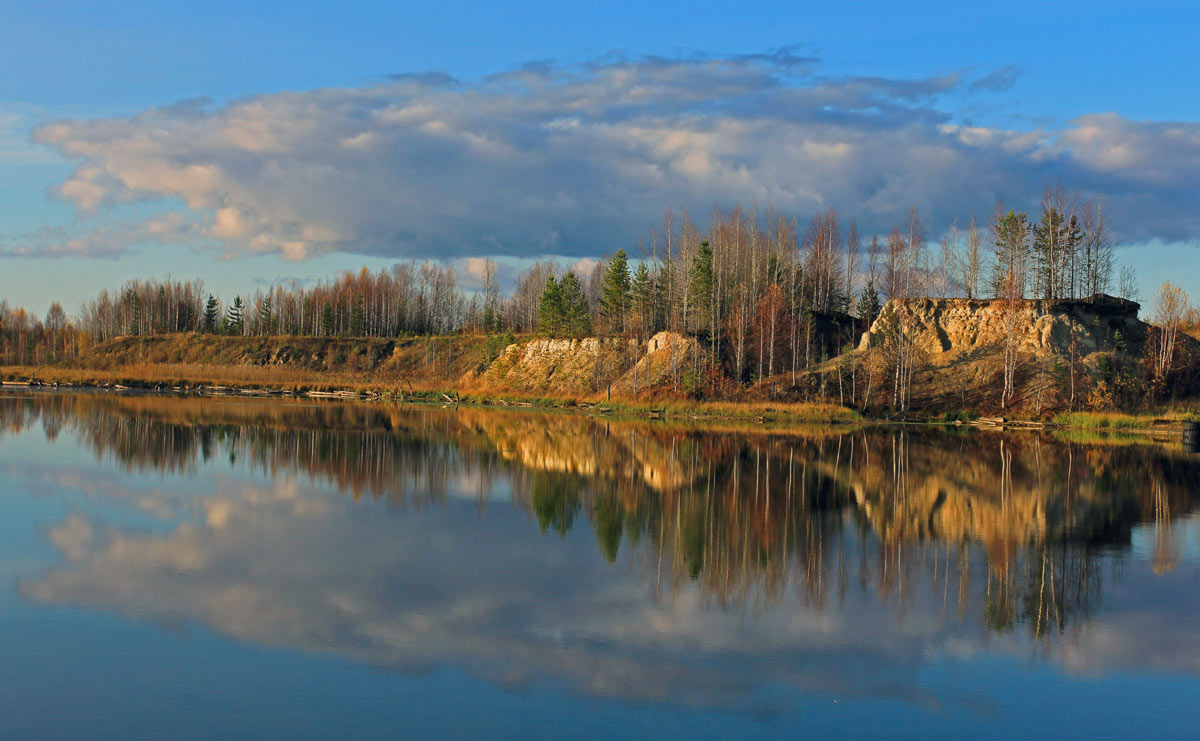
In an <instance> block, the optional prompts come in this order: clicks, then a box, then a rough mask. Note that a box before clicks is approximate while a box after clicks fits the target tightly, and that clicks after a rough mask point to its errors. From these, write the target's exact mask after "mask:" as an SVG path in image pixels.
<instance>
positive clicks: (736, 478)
mask: <svg viewBox="0 0 1200 741" xmlns="http://www.w3.org/2000/svg"><path fill="white" fill-rule="evenodd" d="M0 424H2V427H3V429H5V430H10V431H20V430H24V429H28V428H31V427H36V426H37V425H41V427H42V428H43V429H44V431H45V435H46V437H47V438H48V439H50V440H53V439H55V438H57V437H58V436H60V435H62V434H63V432H64V431H69V432H70V433H72V434H74V435H76V436H77V438H78V439H79V440H80V442H81V443H82V444H83V445H84V446H86V448H88V449H89V450H90V451H92V453H93V454H94V455H95V456H96V457H97V458H99V459H101V460H107V461H112V462H114V463H116V464H117V465H118V466H119V467H120V468H121V469H122V470H126V471H163V472H167V473H171V474H180V475H191V476H194V475H197V472H198V471H199V470H200V468H201V467H202V464H203V463H204V462H205V461H222V462H224V461H227V462H228V463H229V464H231V465H234V466H245V467H247V468H249V469H251V470H257V471H261V472H264V473H265V474H267V475H268V476H270V477H271V478H279V479H281V480H283V479H287V478H289V477H293V476H296V475H299V476H301V477H303V478H306V479H308V480H309V481H310V482H314V483H319V484H327V485H330V486H332V487H334V488H335V489H336V490H337V491H339V492H348V493H350V494H352V495H353V497H354V498H355V499H358V498H360V497H363V496H366V497H369V498H372V499H377V500H381V501H384V502H387V503H389V504H391V505H393V506H396V507H404V508H417V509H425V508H428V507H430V506H431V505H436V504H439V503H442V502H444V501H445V500H446V498H447V497H448V495H450V494H455V495H457V496H471V497H477V498H478V499H479V501H480V504H481V506H486V504H487V501H488V500H489V499H491V498H495V497H496V496H497V494H498V493H504V494H506V495H507V496H510V497H511V499H512V501H513V502H515V503H516V505H517V506H518V507H520V508H522V509H524V510H525V511H526V512H528V513H529V515H530V518H531V519H532V520H533V522H535V523H536V525H537V527H538V528H539V529H540V530H541V531H542V532H543V533H547V534H556V535H557V536H566V535H568V534H570V533H572V532H573V531H577V530H578V529H579V528H582V527H585V526H586V527H588V528H590V529H591V530H592V532H593V533H594V538H595V542H596V546H597V548H598V549H599V551H600V553H601V554H602V556H603V557H604V559H606V560H607V561H610V562H614V561H618V560H619V559H622V558H624V559H625V560H626V561H627V562H628V563H629V564H631V565H633V567H634V568H635V569H636V570H637V571H638V573H639V574H640V580H641V581H640V583H641V584H643V585H645V586H648V587H649V589H650V590H651V591H652V593H653V594H654V595H655V596H656V598H657V600H666V601H667V602H670V601H672V600H676V599H680V598H681V595H682V594H683V593H684V592H689V591H690V590H692V589H693V588H694V589H695V593H696V598H697V600H698V602H697V604H698V606H700V607H704V606H710V607H717V608H722V609H723V610H737V611H741V610H750V611H752V612H754V613H755V614H765V613H766V612H769V611H770V610H771V609H773V608H776V607H779V606H781V605H785V604H786V603H787V601H788V600H789V599H793V598H794V599H795V600H797V601H798V603H799V605H801V606H802V607H803V608H805V609H807V610H810V611H813V612H814V613H816V614H820V612H821V611H823V610H827V609H844V608H845V606H846V604H847V601H848V600H850V599H851V597H850V595H853V594H863V595H871V598H872V600H873V601H874V604H875V605H876V607H877V608H883V609H884V610H885V611H887V612H890V613H891V614H893V615H897V614H898V615H900V616H901V617H903V616H904V615H906V614H908V613H911V612H922V611H929V610H933V611H935V612H936V613H937V614H939V615H943V616H945V615H950V616H953V617H954V618H955V619H959V620H979V621H980V622H981V623H982V624H983V625H984V626H986V628H987V629H988V630H990V631H992V632H994V633H997V634H1006V633H1012V632H1018V633H1023V634H1025V635H1027V636H1030V637H1034V638H1036V639H1048V638H1050V637H1051V636H1054V635H1057V634H1063V633H1071V632H1072V631H1075V630H1078V629H1079V628H1080V627H1081V626H1083V625H1086V624H1087V623H1088V621H1089V619H1090V618H1091V616H1092V615H1093V614H1094V613H1095V612H1096V611H1097V610H1099V609H1100V608H1101V606H1102V601H1103V598H1104V595H1105V592H1106V590H1108V589H1110V588H1111V585H1112V584H1113V582H1114V580H1116V581H1119V580H1120V579H1121V578H1122V577H1121V575H1122V573H1123V562H1124V560H1125V559H1126V558H1127V556H1126V554H1127V553H1128V552H1129V550H1130V545H1131V538H1132V533H1133V530H1134V528H1135V527H1151V528H1153V532H1154V534H1155V536H1154V544H1155V545H1154V548H1155V554H1154V567H1153V568H1154V571H1155V572H1156V573H1158V574H1161V575H1168V574H1169V573H1170V572H1171V570H1172V569H1174V568H1176V567H1177V566H1178V565H1179V563H1180V552H1179V548H1178V545H1177V542H1176V538H1175V534H1174V528H1175V523H1176V521H1177V520H1178V519H1179V518H1180V517H1183V516H1186V515H1188V514H1190V513H1193V512H1194V511H1195V510H1196V508H1197V497H1198V496H1200V495H1198V494H1197V492H1200V462H1198V461H1197V459H1196V458H1195V457H1194V456H1190V457H1189V456H1187V455H1184V454H1183V453H1182V452H1181V451H1173V450H1170V449H1168V448H1164V447H1147V446H1128V445H1104V444H1080V443H1073V442H1064V441H1058V440H1055V439H1052V438H1050V437H1046V436H1041V435H1014V434H991V433H986V432H961V433H959V432H952V433H945V432H942V431H937V430H925V429H917V430H916V431H899V430H893V429H882V430H871V429H867V430H857V431H853V432H846V433H840V434H835V433H833V432H830V431H790V432H789V431H778V430H747V431H742V432H733V433H730V432H725V433H714V432H709V431H705V430H702V429H697V428H689V427H680V426H671V425H666V424H650V423H637V422H616V421H612V422H609V421H604V420H598V419H595V418H583V417H576V416H566V415H546V414H534V413H520V412H490V411H482V410H468V409H459V410H443V409H420V408H417V409H413V408H398V407H386V406H381V405H354V404H344V403H323V404H314V403H301V402H291V401H270V402H258V401H243V400H233V399H197V398H183V399H173V398H160V397H124V396H102V395H82V394H80V395H52V394H45V395H38V394H34V395H27V396H22V397H15V396H8V397H4V396H0ZM223 506H226V509H229V505H228V503H226V504H225V505H223ZM234 510H235V511H242V512H243V513H246V510H245V508H244V507H242V508H240V509H239V508H236V507H235V508H234ZM209 514H210V517H209V519H208V520H207V522H208V524H209V526H212V527H215V525H214V524H213V523H216V522H218V520H216V519H213V518H212V516H211V515H212V513H211V512H210V513H209ZM247 517H249V515H248V514H247ZM221 518H223V519H221V520H220V521H221V522H226V521H228V514H227V513H226V514H223V515H221ZM248 521H256V520H248ZM74 526H76V527H77V528H81V527H82V525H80V523H74ZM308 527H309V529H311V528H313V527H317V525H316V524H312V523H310V524H309V525H308ZM310 536H311V537H314V538H316V539H318V540H319V539H320V538H319V536H316V535H313V534H310ZM90 537H91V536H89V538H90ZM279 537H281V538H282V537H283V536H282V535H280V536H279ZM88 542H89V543H90V542H97V543H98V542H99V541H97V540H94V539H92V540H89V541H88ZM245 542H246V543H247V544H253V543H254V542H255V538H254V537H251V536H250V535H249V534H247V537H246V538H245ZM97 547H99V546H97ZM191 547H192V548H193V549H194V548H195V546H194V544H193V546H191ZM243 547H249V546H243ZM501 547H503V546H501ZM79 552H81V553H83V552H87V553H89V554H90V557H91V558H98V554H97V553H96V552H94V551H88V550H87V549H83V550H81V551H79ZM249 557H250V556H249V554H248V555H247V558H249ZM101 560H102V559H101ZM424 561H425V559H420V562H424ZM122 568H125V569H127V570H128V569H129V565H128V564H126V565H125V566H123V567H122ZM387 568H389V569H395V570H397V571H404V570H405V569H409V570H411V568H412V567H411V566H406V565H405V564H404V562H403V561H402V560H401V559H397V560H395V561H392V562H389V564H388V567H387ZM134 571H135V572H136V570H134ZM86 574H87V579H72V580H70V583H71V584H72V585H73V586H72V589H70V590H65V591H64V589H65V588H64V587H63V584H64V582H63V581H62V579H63V578H64V577H63V576H62V574H59V575H58V578H57V579H52V580H49V581H47V582H43V583H41V584H39V585H36V586H34V587H31V594H34V595H37V596H39V597H40V598H41V599H44V600H47V601H54V600H55V599H59V598H62V599H66V601H82V602H85V603H88V602H89V598H86V597H81V596H80V595H81V594H90V593H91V590H90V589H89V588H88V587H86V586H85V584H97V585H103V584H105V580H104V579H103V578H102V577H101V575H100V574H98V573H97V572H96V571H95V569H94V567H93V566H89V567H88V568H87V569H86ZM380 576H382V575H380ZM51 584H55V585H57V586H58V589H49V588H48V585H51ZM107 586H108V587H110V588H111V586H112V585H111V584H108V585H107ZM168 591H169V590H168ZM274 591H275V590H274V589H273V590H272V593H274ZM67 593H69V594H70V595H71V596H69V597H64V594H67ZM113 593H114V592H112V591H111V589H110V591H108V592H104V591H100V592H96V593H95V597H94V599H97V600H103V599H105V597H104V595H105V594H113ZM274 598H275V599H280V600H281V601H280V602H279V603H278V604H279V605H285V604H287V600H286V599H283V598H282V597H280V596H279V595H278V594H276V595H275V596H274ZM360 598H361V599H369V598H368V597H366V596H363V595H360ZM129 599H130V600H131V601H134V602H136V601H137V599H136V598H135V596H134V595H132V594H130V595H129ZM256 604H258V606H259V607H262V608H263V609H265V605H266V604H267V603H266V602H262V603H258V602H256ZM205 609H206V611H211V610H212V607H211V605H209V606H208V607H206V608H205ZM296 609H300V608H299V607H297V608H296ZM212 619H214V620H215V618H212ZM247 619H249V618H248V617H247ZM393 627H394V626H393ZM1018 629H1020V630H1018ZM1189 670H1190V667H1189Z"/></svg>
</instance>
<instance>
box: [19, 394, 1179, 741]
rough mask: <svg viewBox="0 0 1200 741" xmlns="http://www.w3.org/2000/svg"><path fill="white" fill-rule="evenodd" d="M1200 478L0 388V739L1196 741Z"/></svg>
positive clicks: (1048, 453) (835, 445) (1133, 464)
mask: <svg viewBox="0 0 1200 741" xmlns="http://www.w3.org/2000/svg"><path fill="white" fill-rule="evenodd" d="M1198 499H1200V457H1198V456H1196V455H1189V454H1186V453H1185V452H1183V451H1182V450H1181V449H1180V448H1178V447H1177V446H1172V445H1170V444H1135V443H1132V442H1130V441H1127V440H1104V439H1071V438H1056V437H1053V436H1047V435H1040V434H1012V433H1005V434H1000V433H995V432H987V431H975V430H972V431H951V432H942V431H938V430H932V429H922V428H915V429H908V430H899V429H892V428H875V429H859V430H838V431H830V430H824V431H822V430H794V431H784V430H772V429H734V430H725V431H715V430H705V429H702V428H694V427H681V426H673V425H669V424H652V423H634V422H618V421H605V420H598V419H594V418H581V417H574V416H568V415H561V414H549V415H547V414H535V413H528V412H505V411H481V410H472V409H457V410H455V409H433V408H398V407H388V406H382V405H356V404H346V403H336V402H331V403H301V402H292V401H277V400H273V401H254V400H238V399H220V398H215V399H214V398H204V399H201V398H164V397H145V396H118V395H99V394H97V395H89V394H48V393H47V394H28V393H23V394H22V393H6V394H0V508H2V509H0V513H2V514H0V573H2V574H3V576H4V577H6V578H5V580H4V581H3V582H2V586H0V656H2V657H3V661H0V737H3V738H6V739H8V738H26V737H32V738H43V737H64V736H85V737H111V738H130V737H255V738H263V737H266V738H284V737H286V738H293V737H297V736H300V737H314V738H327V737H330V736H331V735H338V736H362V737H396V736H398V735H401V734H404V735H407V736H413V737H415V736H435V737H477V736H480V735H487V736H491V737H520V738H541V737H562V736H572V737H610V736H613V735H614V734H628V735H636V736H642V737H658V738H673V737H689V738H694V737H714V738H730V737H740V736H759V735H762V734H778V735H782V734H785V733H787V734H792V735H795V734H796V733H811V734H828V733H835V732H836V733H840V734H844V735H856V736H872V735H878V734H880V733H886V734H888V735H893V736H914V737H915V736H924V735H927V734H929V733H945V734H950V733H954V734H970V735H972V736H985V737H1011V736H1012V735H1014V734H1018V733H1036V734H1039V735H1042V734H1057V735H1066V736H1069V737H1085V736H1090V737H1110V736H1116V735H1119V736H1130V735H1134V734H1137V735H1139V736H1141V735H1152V734H1153V735H1159V736H1168V737H1172V736H1178V737H1184V736H1194V735H1195V734H1196V717H1197V711H1196V710H1195V704H1196V700H1197V699H1198V698H1200V618H1198V616H1200V519H1198V518H1197V514H1196V510H1197V508H1198V504H1200V502H1198Z"/></svg>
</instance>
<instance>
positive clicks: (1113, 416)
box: [1053, 409, 1200, 431]
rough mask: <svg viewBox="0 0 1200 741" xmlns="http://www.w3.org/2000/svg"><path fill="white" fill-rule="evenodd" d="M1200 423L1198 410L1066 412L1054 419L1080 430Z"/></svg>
mask: <svg viewBox="0 0 1200 741" xmlns="http://www.w3.org/2000/svg"><path fill="white" fill-rule="evenodd" d="M1196 421H1200V410H1197V409H1164V410H1159V411H1155V412H1146V413H1138V414H1127V413H1124V412H1065V413H1063V414H1059V415H1057V416H1055V417H1054V420H1053V422H1054V424H1056V425H1059V426H1062V427H1070V428H1074V429H1080V430H1130V431H1132V430H1150V429H1153V428H1155V427H1159V426H1163V425H1164V424H1170V423H1174V422H1196Z"/></svg>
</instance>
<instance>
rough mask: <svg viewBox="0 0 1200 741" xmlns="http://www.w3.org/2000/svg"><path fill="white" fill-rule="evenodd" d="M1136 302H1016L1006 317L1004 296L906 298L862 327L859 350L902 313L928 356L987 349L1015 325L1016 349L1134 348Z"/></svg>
mask: <svg viewBox="0 0 1200 741" xmlns="http://www.w3.org/2000/svg"><path fill="white" fill-rule="evenodd" d="M1139 308H1140V307H1139V305H1138V304H1136V303H1134V302H1132V301H1125V300H1123V299H1119V298H1114V297H1112V296H1106V295H1102V294H1097V295H1096V296H1093V297H1092V298H1090V299H1080V300H1060V301H1041V300H1029V301H1021V302H1019V303H1018V304H1017V305H1016V307H1015V308H1014V309H1012V311H1014V312H1015V316H1012V317H1010V315H1009V311H1010V310H1009V308H1008V307H1007V305H1006V304H1005V303H1004V302H1002V301H989V300H968V299H909V300H907V301H905V302H903V304H902V305H893V304H891V303H890V302H889V306H888V307H887V308H886V309H885V311H884V312H883V313H881V314H880V317H879V318H878V319H876V320H875V323H874V324H872V325H871V329H870V331H868V332H866V333H865V334H864V335H863V337H862V340H861V342H860V343H859V349H860V350H865V349H867V348H868V347H870V346H872V345H877V344H878V343H879V341H880V340H881V339H882V337H883V336H884V335H885V334H886V333H887V332H888V331H889V329H890V327H891V326H893V323H894V321H895V320H893V319H891V316H893V315H895V314H900V315H902V316H903V323H904V324H906V325H907V326H908V328H909V329H908V331H909V332H911V333H912V335H913V337H914V341H915V344H916V347H917V349H918V351H920V352H921V353H923V354H924V355H925V356H926V357H928V358H930V359H931V360H936V359H937V357H938V356H943V355H945V356H950V355H953V356H958V355H962V354H964V353H971V352H976V351H991V350H992V349H993V348H995V347H997V346H1000V345H1003V344H1004V342H1005V339H1006V337H1007V336H1008V328H1009V327H1010V326H1012V327H1014V331H1015V336H1016V338H1017V344H1018V350H1019V351H1020V352H1023V353H1032V354H1034V355H1039V356H1041V355H1067V354H1069V353H1070V352H1071V347H1072V345H1074V346H1075V353H1076V355H1078V356H1083V357H1086V356H1088V355H1091V354H1093V353H1097V352H1121V351H1129V352H1133V351H1136V350H1137V349H1140V347H1141V345H1142V343H1143V342H1144V341H1145V337H1146V329H1147V327H1148V326H1149V325H1147V324H1146V323H1145V322H1142V321H1141V320H1139V319H1138V318H1137V314H1138V309H1139Z"/></svg>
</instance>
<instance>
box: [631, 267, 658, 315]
mask: <svg viewBox="0 0 1200 741" xmlns="http://www.w3.org/2000/svg"><path fill="white" fill-rule="evenodd" d="M632 293H633V308H634V310H635V311H636V312H637V313H638V320H639V322H640V324H641V330H642V332H650V331H653V329H654V327H655V312H654V284H653V283H652V282H651V280H650V269H649V268H647V267H646V263H644V262H641V263H638V268H637V272H636V273H634V275H633V286H632Z"/></svg>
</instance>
